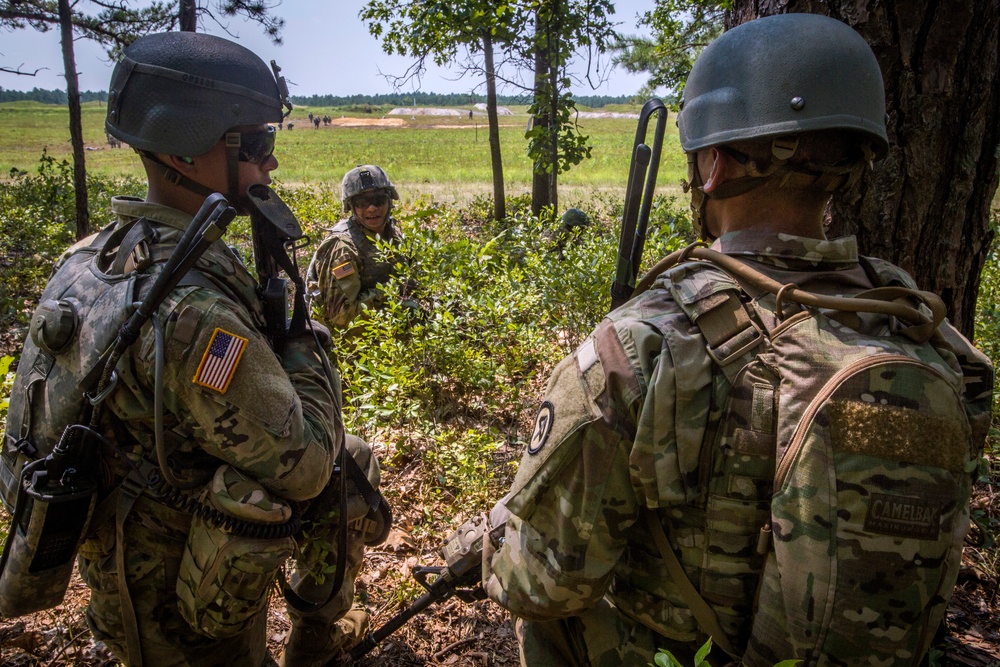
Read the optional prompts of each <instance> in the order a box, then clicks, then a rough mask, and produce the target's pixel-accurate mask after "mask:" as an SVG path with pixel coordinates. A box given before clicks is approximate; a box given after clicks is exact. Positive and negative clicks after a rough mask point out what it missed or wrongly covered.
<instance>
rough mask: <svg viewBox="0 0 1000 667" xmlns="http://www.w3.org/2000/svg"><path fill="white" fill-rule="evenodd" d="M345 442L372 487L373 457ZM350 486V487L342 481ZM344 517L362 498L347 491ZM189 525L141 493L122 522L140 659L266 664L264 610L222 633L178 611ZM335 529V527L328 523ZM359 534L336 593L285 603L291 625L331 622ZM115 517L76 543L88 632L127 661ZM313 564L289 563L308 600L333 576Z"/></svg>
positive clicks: (352, 538)
mask: <svg viewBox="0 0 1000 667" xmlns="http://www.w3.org/2000/svg"><path fill="white" fill-rule="evenodd" d="M346 444H347V448H348V450H349V451H351V452H352V453H353V454H354V456H355V460H356V461H357V462H358V464H359V465H360V466H361V469H362V470H364V471H365V473H366V475H367V476H368V479H369V481H371V482H372V484H373V486H375V487H376V488H378V483H379V477H380V473H379V468H378V462H377V461H376V460H375V457H374V456H373V455H372V453H371V449H370V448H369V447H368V445H367V444H365V443H364V441H362V440H360V439H359V438H356V437H354V436H347V440H346ZM348 489H349V490H353V485H350V484H349V485H348ZM348 497H349V503H348V517H349V519H354V518H358V517H362V516H364V514H365V512H366V508H365V504H364V501H363V500H362V499H360V498H358V497H356V496H355V495H349V496H348ZM190 524H191V517H190V515H189V514H186V513H183V512H179V511H176V510H173V509H171V508H169V507H166V506H165V505H162V504H160V503H156V502H154V501H151V500H148V499H146V498H144V497H142V496H140V497H139V499H138V500H137V501H136V504H135V506H134V507H133V509H132V511H131V512H130V513H129V515H128V519H127V521H126V523H125V540H124V545H125V548H124V566H125V579H126V582H127V585H128V588H129V594H130V599H131V601H132V604H133V606H134V609H135V616H136V623H137V625H138V635H139V643H140V645H141V647H142V648H141V650H142V659H143V664H144V665H152V666H154V667H221V666H225V667H229V666H233V667H260V666H261V665H267V664H273V662H272V661H271V658H270V656H269V655H268V652H267V645H266V640H265V631H266V621H267V613H266V611H265V612H264V613H260V614H258V615H257V618H256V619H255V620H254V622H253V623H252V624H251V626H250V627H249V628H248V629H247V630H246V631H245V632H243V633H241V634H239V635H236V636H235V637H230V638H227V639H211V638H209V637H206V636H204V635H201V634H199V633H197V632H195V631H194V630H193V629H192V628H191V626H190V625H189V624H188V623H187V621H185V620H184V618H183V617H182V616H181V614H180V611H179V610H178V606H177V604H178V600H177V594H176V586H177V577H178V572H179V570H180V563H181V558H182V556H183V552H184V544H185V542H186V540H187V534H188V529H189V527H190ZM333 528H335V526H333ZM363 540H364V534H363V533H360V532H357V531H351V532H349V533H348V554H347V567H346V572H345V578H344V585H343V587H342V588H341V590H340V592H339V593H338V594H337V595H335V596H333V598H332V599H330V601H329V603H327V604H326V605H324V606H323V607H322V608H321V609H319V610H318V611H315V612H312V613H302V612H298V611H296V610H293V609H289V616H290V618H291V620H292V623H293V626H295V625H299V626H302V625H306V626H310V625H313V626H317V625H321V626H323V627H324V628H327V629H329V628H331V627H332V626H333V623H334V621H336V620H337V619H339V618H341V617H342V616H343V615H344V614H345V613H347V611H348V610H350V609H351V604H352V602H353V599H354V580H355V578H356V577H357V574H358V571H359V570H360V569H361V563H362V558H363V552H364V542H363ZM115 546H116V536H115V522H114V520H113V519H112V520H110V521H107V522H105V524H104V525H102V526H101V527H100V528H98V529H97V531H96V532H95V533H94V534H93V535H92V536H91V537H90V538H89V539H88V540H86V541H85V542H84V543H83V545H81V548H80V556H79V559H78V566H79V571H80V576H81V577H82V579H83V580H84V582H85V583H86V584H87V585H88V587H89V588H90V604H89V605H88V608H87V622H88V625H90V628H91V631H92V632H93V634H94V637H95V638H97V639H99V640H101V641H103V642H104V643H105V644H107V646H108V648H110V649H111V651H112V652H114V654H115V656H116V657H117V658H118V659H119V660H121V661H122V663H124V664H126V665H127V664H129V661H128V652H127V649H126V631H125V622H124V620H123V615H122V609H121V602H120V598H119V585H118V573H117V566H116V556H115ZM314 553H321V554H322V560H323V562H322V563H319V565H320V566H323V565H327V566H331V565H333V564H335V563H336V550H335V549H333V550H330V551H329V552H324V551H323V550H322V549H320V550H318V551H315V552H314ZM316 565H317V563H310V562H302V561H299V562H297V563H296V568H295V569H294V570H293V572H292V574H291V577H290V583H291V584H292V586H293V589H294V590H295V592H296V593H297V594H298V595H299V596H301V597H302V598H304V599H305V600H307V601H309V602H320V601H326V600H327V599H328V598H329V596H330V588H331V586H332V584H333V577H332V576H328V577H326V578H325V581H324V583H322V584H319V583H317V582H316V580H315V579H313V578H312V577H311V576H308V575H307V574H304V573H305V572H308V571H310V568H312V567H314V566H316Z"/></svg>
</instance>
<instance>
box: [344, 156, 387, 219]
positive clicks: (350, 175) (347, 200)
mask: <svg viewBox="0 0 1000 667" xmlns="http://www.w3.org/2000/svg"><path fill="white" fill-rule="evenodd" d="M369 190H385V191H387V192H388V193H389V196H390V197H392V198H393V199H397V200H398V199H399V193H398V192H397V191H396V186H395V185H393V184H392V181H390V180H389V176H388V174H386V173H385V171H384V170H383V169H382V168H381V167H377V166H375V165H373V164H359V165H358V166H357V167H355V168H354V169H351V170H350V171H349V172H347V173H346V174H344V181H343V182H342V183H341V184H340V194H341V198H342V202H343V204H344V212H345V213H349V212H350V210H351V199H352V198H353V197H354V196H355V195H359V194H361V193H362V192H368V191H369Z"/></svg>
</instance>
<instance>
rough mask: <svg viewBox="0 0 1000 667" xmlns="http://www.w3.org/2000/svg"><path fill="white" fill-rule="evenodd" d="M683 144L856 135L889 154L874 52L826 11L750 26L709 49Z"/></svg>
mask: <svg viewBox="0 0 1000 667" xmlns="http://www.w3.org/2000/svg"><path fill="white" fill-rule="evenodd" d="M677 125H678V128H679V129H680V140H681V147H682V148H683V149H684V150H685V152H692V151H697V150H699V149H702V148H707V147H710V146H718V145H720V144H725V143H728V142H733V141H739V140H742V139H762V138H767V137H778V136H783V135H791V134H798V133H801V132H807V131H811V130H830V129H841V130H853V131H856V132H858V133H860V134H862V135H864V136H865V137H866V138H868V139H870V140H871V142H872V148H873V149H874V152H875V153H876V155H879V156H881V155H884V154H885V153H886V151H887V150H888V144H889V142H888V138H887V136H886V131H885V88H884V87H883V82H882V72H881V70H880V69H879V65H878V61H877V60H876V59H875V54H874V53H872V50H871V48H870V47H869V46H868V44H867V43H866V42H865V40H864V38H863V37H861V35H859V34H858V33H857V32H855V31H854V30H853V29H852V28H851V27H850V26H848V25H846V24H844V23H841V22H840V21H837V20H836V19H832V18H830V17H827V16H821V15H819V14H778V15H775V16H767V17H764V18H760V19H756V20H754V21H749V22H747V23H744V24H742V25H739V26H736V27H735V28H733V29H732V30H729V31H728V32H725V33H723V34H722V35H721V36H720V37H719V38H718V39H716V40H715V41H714V42H712V43H711V44H709V45H708V46H707V47H706V48H705V50H704V51H702V53H701V55H700V56H698V59H697V61H696V62H695V64H694V66H693V67H692V68H691V74H690V76H689V77H688V79H687V83H686V85H685V88H684V95H683V98H682V100H681V109H680V112H679V113H678V114H677Z"/></svg>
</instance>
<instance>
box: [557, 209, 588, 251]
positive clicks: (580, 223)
mask: <svg viewBox="0 0 1000 667" xmlns="http://www.w3.org/2000/svg"><path fill="white" fill-rule="evenodd" d="M560 223H561V224H560V225H559V227H558V229H556V230H555V231H554V232H552V233H551V239H552V242H553V250H555V252H556V254H558V255H559V259H563V253H564V251H565V250H566V246H567V245H569V244H572V243H573V242H575V241H576V239H578V238H579V237H580V234H581V232H583V230H584V228H585V227H587V226H589V225H590V216H588V215H587V214H586V213H584V212H583V211H581V210H580V209H578V208H568V209H566V212H565V213H563V214H562V217H561V218H560Z"/></svg>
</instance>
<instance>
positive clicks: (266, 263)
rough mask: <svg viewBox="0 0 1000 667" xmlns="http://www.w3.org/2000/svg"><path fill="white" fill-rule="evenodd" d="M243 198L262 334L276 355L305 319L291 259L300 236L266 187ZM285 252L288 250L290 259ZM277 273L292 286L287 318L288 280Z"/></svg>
mask: <svg viewBox="0 0 1000 667" xmlns="http://www.w3.org/2000/svg"><path fill="white" fill-rule="evenodd" d="M247 198H248V199H249V200H250V204H251V207H250V226H251V229H252V230H253V234H252V237H253V257H254V264H255V265H256V267H257V277H258V280H259V282H260V290H261V301H262V303H263V307H264V321H265V322H266V332H265V333H266V335H267V338H268V340H269V341H270V342H271V348H272V349H273V350H274V352H275V354H279V355H280V354H281V351H282V348H283V347H284V341H285V339H287V338H290V337H294V336H297V335H299V334H301V333H303V332H304V331H305V330H306V324H307V321H308V319H309V318H308V312H307V308H306V301H305V294H306V287H305V281H303V279H302V275H301V274H300V273H299V268H298V264H297V262H296V261H295V259H294V257H295V249H296V246H295V242H296V241H299V240H300V239H302V238H304V235H303V234H302V227H301V226H299V221H298V220H297V219H296V218H295V214H294V213H292V211H291V209H289V208H288V205H287V204H285V202H283V201H282V200H281V198H280V197H278V195H277V193H275V192H274V190H272V189H271V188H270V187H268V186H267V185H263V184H259V183H258V184H255V185H251V186H250V187H249V188H248V189H247ZM289 250H291V251H292V255H291V256H289ZM281 271H284V272H285V274H286V275H287V276H288V277H289V278H290V279H291V281H292V283H293V284H294V286H295V293H294V295H293V296H292V316H291V318H290V319H289V317H288V280H286V279H285V278H282V277H281Z"/></svg>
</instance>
